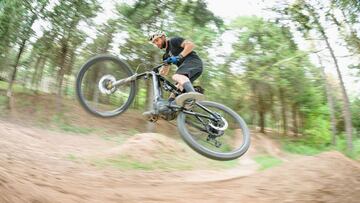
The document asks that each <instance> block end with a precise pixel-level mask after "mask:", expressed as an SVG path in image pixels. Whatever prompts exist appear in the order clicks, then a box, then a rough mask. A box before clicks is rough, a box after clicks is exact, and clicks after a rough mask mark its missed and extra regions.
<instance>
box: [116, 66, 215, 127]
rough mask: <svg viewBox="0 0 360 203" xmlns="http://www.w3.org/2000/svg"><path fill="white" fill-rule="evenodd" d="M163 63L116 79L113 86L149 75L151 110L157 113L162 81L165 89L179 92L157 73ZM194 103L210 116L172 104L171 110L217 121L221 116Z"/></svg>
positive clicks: (161, 97) (161, 95)
mask: <svg viewBox="0 0 360 203" xmlns="http://www.w3.org/2000/svg"><path fill="white" fill-rule="evenodd" d="M163 65H165V64H161V65H158V66H156V67H154V68H152V71H147V72H144V73H140V74H138V73H135V74H134V75H132V76H130V77H128V78H124V79H121V80H118V81H116V82H114V84H113V86H119V85H122V84H124V83H128V82H130V81H134V80H138V79H140V78H143V77H144V78H146V79H148V77H149V76H151V78H152V86H153V110H154V112H155V114H158V113H159V105H158V103H159V102H161V101H162V100H163V94H162V91H161V82H162V83H163V86H164V84H165V86H167V88H164V89H165V90H166V91H169V92H172V93H174V94H176V95H179V94H181V92H179V91H178V90H177V88H176V87H175V85H173V84H172V83H171V82H170V81H168V80H167V79H166V78H164V77H163V76H161V75H160V74H159V68H161V67H162V66H163ZM195 104H196V105H197V106H199V107H200V108H201V109H203V110H204V111H206V112H208V113H209V114H210V115H212V116H211V117H210V116H207V115H203V114H201V113H197V112H193V111H189V110H186V109H184V108H183V107H181V106H172V108H173V110H176V111H182V112H184V113H185V114H188V115H193V116H196V117H197V119H200V118H199V117H202V118H207V119H210V120H213V121H217V120H218V119H220V118H221V116H219V115H217V114H215V113H213V112H212V111H211V110H209V109H207V108H206V107H205V106H203V105H201V104H200V103H199V102H195Z"/></svg>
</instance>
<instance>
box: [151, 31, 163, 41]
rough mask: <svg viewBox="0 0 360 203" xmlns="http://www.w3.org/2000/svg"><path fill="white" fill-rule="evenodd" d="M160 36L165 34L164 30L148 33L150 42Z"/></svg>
mask: <svg viewBox="0 0 360 203" xmlns="http://www.w3.org/2000/svg"><path fill="white" fill-rule="evenodd" d="M162 36H166V34H165V32H163V31H157V32H154V33H151V34H150V35H149V41H150V42H152V41H154V40H155V39H157V38H159V37H162Z"/></svg>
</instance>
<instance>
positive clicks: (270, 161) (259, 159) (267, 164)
mask: <svg viewBox="0 0 360 203" xmlns="http://www.w3.org/2000/svg"><path fill="white" fill-rule="evenodd" d="M254 159H255V161H256V163H258V164H259V165H260V169H259V170H261V171H263V170H266V169H269V168H271V167H274V166H278V165H280V164H281V163H282V161H281V160H280V159H278V158H276V157H273V156H270V155H260V156H256V157H255V158H254Z"/></svg>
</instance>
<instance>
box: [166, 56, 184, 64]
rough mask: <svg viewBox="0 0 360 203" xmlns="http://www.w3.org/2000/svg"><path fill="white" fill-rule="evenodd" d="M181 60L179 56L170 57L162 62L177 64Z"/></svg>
mask: <svg viewBox="0 0 360 203" xmlns="http://www.w3.org/2000/svg"><path fill="white" fill-rule="evenodd" d="M181 59H182V57H181V55H179V56H170V57H169V58H167V59H165V60H164V63H167V64H177V63H178V62H179V61H180V60H181Z"/></svg>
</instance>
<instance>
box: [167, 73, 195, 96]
mask: <svg viewBox="0 0 360 203" xmlns="http://www.w3.org/2000/svg"><path fill="white" fill-rule="evenodd" d="M172 79H173V80H175V81H176V82H177V83H178V84H179V89H180V90H181V91H182V90H183V89H185V91H186V92H195V90H194V87H193V86H192V84H191V82H190V80H189V78H188V77H187V76H185V75H182V74H175V75H173V76H172Z"/></svg>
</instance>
